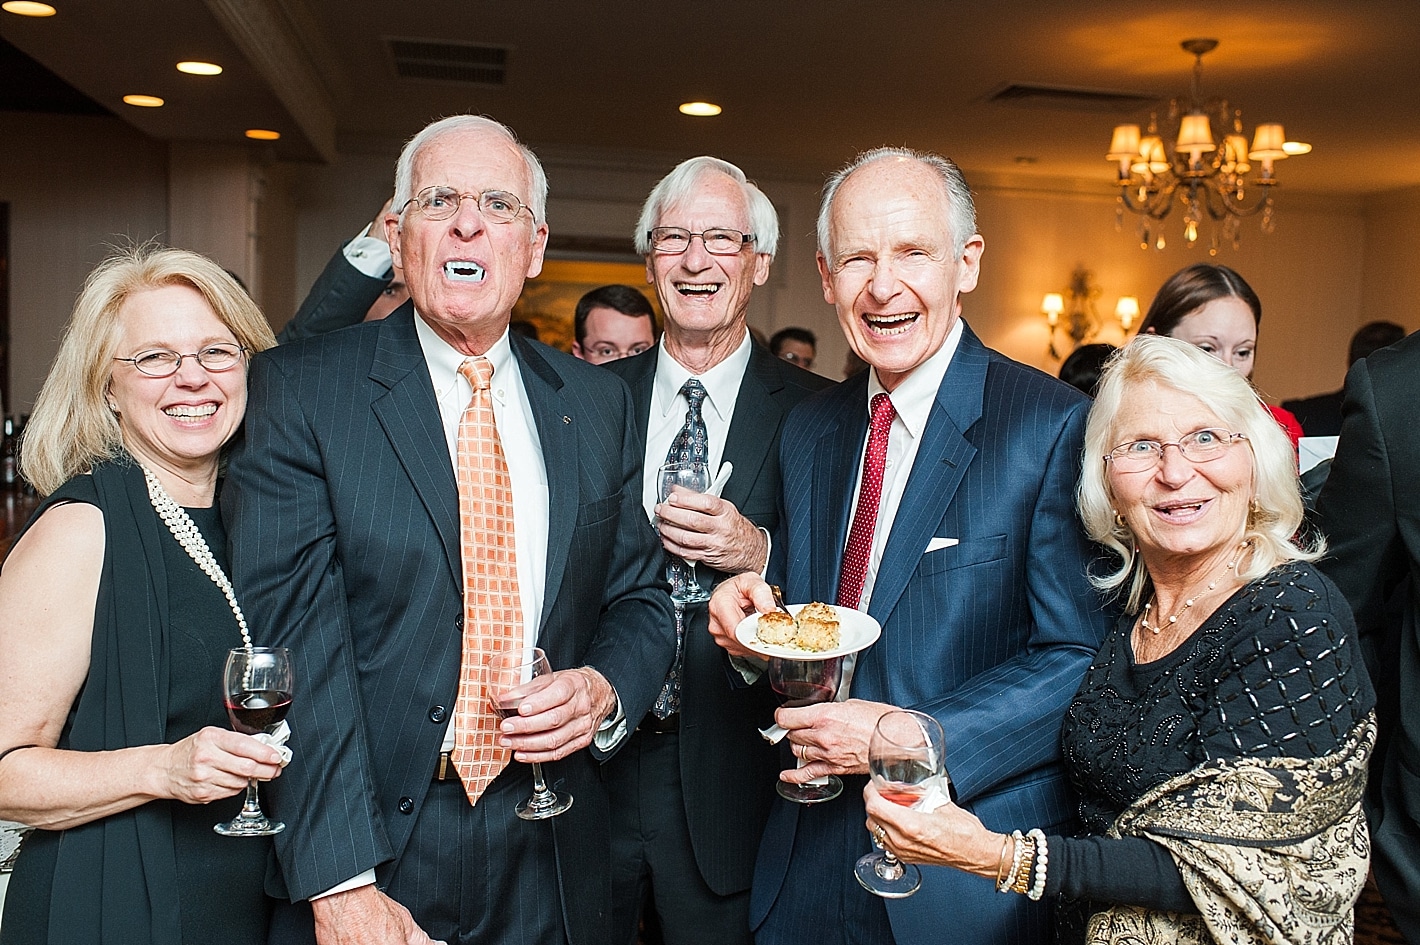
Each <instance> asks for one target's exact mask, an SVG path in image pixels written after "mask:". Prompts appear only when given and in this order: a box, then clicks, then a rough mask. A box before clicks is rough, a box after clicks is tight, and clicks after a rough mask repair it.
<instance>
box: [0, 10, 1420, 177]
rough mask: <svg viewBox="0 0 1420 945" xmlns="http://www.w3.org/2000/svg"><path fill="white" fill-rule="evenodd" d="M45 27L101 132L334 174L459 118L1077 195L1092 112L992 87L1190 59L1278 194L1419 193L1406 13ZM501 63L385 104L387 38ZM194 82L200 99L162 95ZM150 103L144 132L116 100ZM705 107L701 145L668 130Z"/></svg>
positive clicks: (547, 134)
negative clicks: (917, 170)
mask: <svg viewBox="0 0 1420 945" xmlns="http://www.w3.org/2000/svg"><path fill="white" fill-rule="evenodd" d="M51 2H52V3H53V4H54V5H55V6H56V7H58V9H59V14H58V15H57V16H54V17H51V18H47V19H43V20H32V19H25V18H22V17H17V16H13V15H9V14H4V13H0V35H3V36H4V37H5V38H6V39H8V40H9V41H10V42H12V43H14V44H15V45H16V46H18V47H19V48H21V49H22V50H24V51H25V52H26V53H28V54H29V55H31V56H33V57H34V58H35V59H37V60H39V61H40V62H42V63H43V64H44V65H46V66H47V67H49V68H50V69H51V70H52V71H54V72H55V73H57V74H58V75H59V76H61V77H62V78H64V79H65V80H67V81H68V82H69V83H71V84H72V85H74V86H75V87H76V88H78V89H80V90H81V91H83V92H85V93H86V94H88V95H89V96H90V97H92V98H94V99H95V100H96V101H98V102H100V103H101V104H103V105H105V106H106V107H108V108H110V109H111V110H112V111H113V112H114V113H115V114H117V115H119V116H120V117H122V118H124V119H125V120H127V121H129V122H131V123H132V124H134V125H135V126H137V127H138V128H140V129H142V130H143V131H145V132H146V133H148V134H150V135H153V136H154V137H158V138H163V139H183V140H208V141H240V140H242V138H241V133H242V131H243V129H245V128H249V127H274V128H276V129H278V130H280V131H282V132H283V135H284V137H283V140H282V141H281V143H280V144H279V145H278V146H277V154H278V155H279V156H281V157H284V158H287V159H292V160H323V159H324V160H329V159H332V158H334V156H335V155H336V153H337V152H338V151H340V150H361V149H366V148H369V147H381V148H385V147H392V146H393V145H394V144H395V143H397V142H398V141H399V140H401V139H403V138H405V137H407V136H408V135H410V134H412V133H413V132H414V131H416V130H417V129H418V128H419V127H420V126H422V125H423V124H424V123H425V122H426V121H427V120H429V119H430V118H431V117H434V116H437V115H441V114H449V113H453V112H460V111H478V112H483V113H486V114H489V115H492V116H493V117H495V118H498V119H500V120H502V121H504V122H506V123H508V124H509V125H510V126H511V127H512V128H513V129H514V130H515V131H516V132H517V133H518V134H519V135H520V136H521V137H522V138H523V139H524V140H525V141H527V142H528V143H529V144H531V145H532V146H533V147H534V148H535V149H543V150H551V151H557V152H562V153H567V152H580V153H587V154H592V155H617V154H622V155H626V154H630V155H640V156H643V157H647V158H650V159H652V160H659V159H661V158H664V159H665V160H666V161H667V162H669V161H671V160H675V159H679V158H681V157H685V156H688V155H691V154H698V153H713V154H717V155H720V156H723V157H726V158H728V159H730V160H734V161H736V162H738V163H741V164H742V165H743V166H744V167H745V168H746V169H747V170H749V171H750V172H751V174H760V175H765V176H768V175H771V174H792V175H794V176H800V177H804V178H806V179H817V178H819V177H821V176H823V175H824V174H825V173H826V172H828V171H830V170H832V169H833V168H834V167H836V166H837V165H839V164H841V163H842V162H844V161H845V160H847V159H848V158H850V157H851V156H852V155H853V154H854V153H855V152H857V151H858V150H861V149H862V148H865V147H872V146H876V145H881V144H909V145H912V146H915V147H922V148H929V149H933V150H937V151H940V152H942V153H945V154H947V155H949V156H951V157H953V158H954V159H956V160H957V161H958V162H959V163H960V164H961V165H962V166H963V167H965V168H967V169H969V170H972V171H984V172H987V173H990V174H1001V175H1011V176H1015V177H1020V176H1022V175H1024V176H1036V175H1038V176H1041V177H1048V178H1053V179H1075V180H1078V181H1084V182H1089V181H1096V180H1097V181H1098V182H1099V186H1100V188H1101V189H1102V190H1104V191H1106V192H1107V191H1109V190H1110V188H1111V183H1112V180H1113V171H1112V169H1111V165H1110V164H1109V163H1108V162H1106V161H1105V160H1104V157H1103V155H1104V152H1105V150H1106V149H1107V146H1108V143H1109V132H1110V129H1111V127H1112V126H1113V125H1114V124H1116V123H1117V122H1119V121H1121V120H1138V121H1146V120H1147V118H1148V114H1147V109H1144V110H1140V111H1135V112H1133V113H1131V114H1128V115H1119V114H1113V113H1109V112H1102V111H1098V110H1062V109H1042V108H1022V107H1011V106H1004V105H999V104H993V103H991V102H988V101H987V99H988V98H989V96H990V95H992V94H993V93H994V92H996V91H997V90H999V89H1000V88H1002V87H1004V86H1006V85H1008V84H1011V83H1033V84H1046V85H1052V86H1066V87H1073V88H1082V89H1091V90H1108V91H1119V92H1133V93H1147V94H1151V95H1156V96H1158V97H1159V98H1163V99H1166V98H1169V97H1172V96H1178V95H1184V94H1186V93H1187V91H1188V86H1189V80H1190V72H1191V67H1192V59H1191V57H1190V56H1188V55H1187V54H1185V53H1184V52H1183V51H1182V50H1181V49H1180V48H1179V42H1180V41H1181V40H1183V39H1187V38H1190V37H1196V36H1204V37H1213V38H1216V39H1218V40H1219V41H1220V45H1219V47H1218V49H1217V50H1216V51H1215V52H1213V53H1211V54H1209V55H1208V56H1207V57H1206V58H1205V60H1204V89H1203V91H1204V94H1205V95H1208V96H1220V97H1225V98H1227V99H1229V100H1230V101H1232V102H1233V103H1235V104H1237V105H1240V106H1241V107H1242V108H1243V119H1244V122H1245V124H1246V126H1247V128H1248V129H1249V131H1250V130H1251V128H1252V127H1253V126H1255V125H1256V124H1257V123H1258V122H1259V121H1264V120H1266V121H1281V122H1283V123H1284V124H1285V125H1286V128H1287V131H1288V136H1289V137H1290V138H1293V139H1299V140H1304V141H1309V142H1311V143H1312V144H1313V145H1314V147H1315V150H1314V152H1313V153H1312V154H1310V155H1307V156H1305V157H1299V158H1292V159H1289V160H1288V161H1286V162H1285V163H1283V164H1282V165H1281V166H1280V167H1279V176H1280V177H1281V179H1282V181H1283V190H1284V192H1285V191H1287V190H1296V191H1304V192H1310V193H1318V194H1330V195H1339V196H1350V197H1355V196H1360V195H1365V194H1371V193H1377V192H1383V191H1387V190H1392V189H1396V188H1401V187H1408V186H1416V185H1420V96H1418V95H1416V94H1415V93H1416V90H1417V87H1420V55H1417V52H1420V3H1417V2H1416V0H1344V2H1340V0H1259V2H1253V3H1251V4H1223V3H1217V2H1202V0H1193V2H1185V0H1162V2H1159V3H1155V4H1153V5H1152V7H1147V8H1146V7H1144V6H1143V5H1141V4H1139V3H1125V2H1115V0H987V2H984V3H978V4H973V5H967V4H964V3H960V2H948V0H917V2H906V0H718V2H709V3H707V2H699V3H650V2H637V0H614V2H588V0H398V2H395V0H204V2H202V3H198V2H194V0H144V2H142V3H118V2H114V0H51ZM392 37H393V38H407V39H409V38H412V39H434V40H443V41H449V42H477V43H491V44H498V45H505V46H508V47H510V52H509V54H508V71H507V80H506V84H505V85H504V86H503V87H501V88H490V87H485V86H473V85H461V84H453V83H446V82H432V81H427V80H411V79H401V78H398V77H397V76H396V75H395V72H394V67H393V63H392V60H391V57H390V54H389V51H388V47H387V45H386V40H387V39H389V38H392ZM190 58H211V59H215V60H216V61H218V62H220V63H221V64H222V65H223V66H224V67H226V72H225V73H224V74H223V75H222V76H220V77H217V78H214V79H204V78H195V77H190V76H184V75H180V74H179V73H177V72H176V71H175V70H174V69H173V64H174V63H175V62H177V61H178V60H180V59H190ZM128 92H147V93H150V94H157V95H161V96H163V97H164V98H166V99H167V100H168V103H169V104H168V106H167V107H165V108H162V109H156V110H140V109H135V108H132V107H129V106H125V105H123V104H121V102H120V101H119V99H120V98H121V96H122V95H123V94H124V93H128ZM689 99H707V100H710V101H714V102H717V103H719V104H720V105H722V106H723V107H724V114H723V115H721V116H720V117H718V118H713V119H693V118H687V117H685V116H682V115H680V114H678V113H677V112H676V105H677V104H678V103H679V102H682V101H685V100H689Z"/></svg>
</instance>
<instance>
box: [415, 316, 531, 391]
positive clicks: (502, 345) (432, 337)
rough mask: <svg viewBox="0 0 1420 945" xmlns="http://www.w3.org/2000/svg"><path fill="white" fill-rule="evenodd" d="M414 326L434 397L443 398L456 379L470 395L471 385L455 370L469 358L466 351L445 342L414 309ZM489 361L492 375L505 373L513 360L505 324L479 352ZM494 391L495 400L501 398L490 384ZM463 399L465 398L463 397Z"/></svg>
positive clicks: (496, 388) (504, 375)
mask: <svg viewBox="0 0 1420 945" xmlns="http://www.w3.org/2000/svg"><path fill="white" fill-rule="evenodd" d="M414 330H415V331H416V332H417V333H418V335H419V347H421V348H423V349H424V360H425V362H426V363H427V364H428V365H429V379H430V381H432V382H433V384H434V395H435V397H436V398H437V399H438V400H441V401H442V400H443V399H444V396H445V395H446V394H448V393H449V391H450V390H451V389H453V388H454V387H455V386H456V385H458V384H459V383H462V384H463V385H464V386H465V389H466V390H469V391H470V395H469V396H472V393H471V391H472V386H471V385H469V383H468V381H467V380H465V379H464V377H463V375H462V374H460V373H459V365H461V364H463V362H464V361H465V360H467V359H468V358H469V355H466V354H464V353H463V352H462V351H460V350H458V349H457V348H455V347H454V346H453V345H451V344H449V343H448V342H447V341H445V340H444V339H443V338H440V337H439V335H438V334H437V333H436V332H435V331H434V329H433V328H431V327H430V326H429V323H428V322H426V321H425V320H424V318H423V317H422V316H420V315H419V313H418V312H416V313H415V315H414ZM483 356H484V357H486V358H487V359H488V360H489V361H491V362H493V376H494V377H495V378H498V377H500V376H501V377H507V376H508V375H507V374H506V373H503V372H506V371H507V370H508V369H509V368H510V367H511V366H512V364H513V346H512V345H511V344H510V343H509V342H508V330H507V329H506V328H505V329H504V330H503V334H502V335H500V336H499V337H498V340H497V341H495V342H494V343H493V347H491V348H489V349H488V350H487V351H486V352H485V353H484V355H483ZM494 395H495V396H497V397H498V399H499V400H502V399H503V398H502V397H501V396H500V395H499V394H498V385H495V386H494ZM465 399H467V398H465Z"/></svg>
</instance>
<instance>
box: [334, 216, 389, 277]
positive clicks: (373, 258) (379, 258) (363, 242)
mask: <svg viewBox="0 0 1420 945" xmlns="http://www.w3.org/2000/svg"><path fill="white" fill-rule="evenodd" d="M369 232H370V228H369V227H368V226H367V227H365V229H363V230H361V231H360V235H359V236H357V237H355V238H354V239H353V240H351V241H350V242H348V243H346V244H345V248H344V249H342V250H341V252H342V253H344V254H345V261H346V262H348V263H349V264H350V265H352V266H354V267H355V268H356V269H357V270H359V272H360V274H361V275H365V276H369V277H370V278H371V279H386V278H388V277H389V276H390V275H392V274H393V273H394V269H393V268H392V267H393V266H394V259H393V257H391V256H390V244H388V243H386V242H385V241H384V240H382V239H379V238H377V237H374V236H370V235H368V234H369Z"/></svg>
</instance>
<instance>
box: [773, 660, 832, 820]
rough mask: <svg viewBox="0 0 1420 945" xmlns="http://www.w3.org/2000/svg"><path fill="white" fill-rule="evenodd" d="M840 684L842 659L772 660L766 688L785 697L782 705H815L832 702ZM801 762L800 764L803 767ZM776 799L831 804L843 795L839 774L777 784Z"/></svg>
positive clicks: (798, 802)
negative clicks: (793, 782)
mask: <svg viewBox="0 0 1420 945" xmlns="http://www.w3.org/2000/svg"><path fill="white" fill-rule="evenodd" d="M842 682H843V657H841V656H840V657H835V658H834V659H828V660H793V659H780V658H779V657H777V656H776V657H773V658H772V659H770V661H769V688H771V689H773V690H774V691H775V692H777V693H779V695H781V696H783V697H784V705H786V706H788V707H790V708H794V707H797V706H804V705H814V704H815V703H819V702H832V701H833V697H834V696H836V695H838V687H839V685H840V684H841V683H842ZM803 766H804V762H803V761H802V760H800V761H799V767H800V768H802V767H803ZM775 789H776V790H777V791H778V792H779V796H780V797H782V798H784V800H786V801H793V802H794V803H795V804H819V803H822V802H823V801H831V800H833V799H834V798H835V797H837V796H838V795H839V794H841V793H843V782H842V781H841V780H839V778H838V775H836V774H830V775H827V776H826V777H822V778H815V779H814V780H812V781H810V782H808V783H807V784H790V783H789V782H788V781H779V782H777V783H776V785H775Z"/></svg>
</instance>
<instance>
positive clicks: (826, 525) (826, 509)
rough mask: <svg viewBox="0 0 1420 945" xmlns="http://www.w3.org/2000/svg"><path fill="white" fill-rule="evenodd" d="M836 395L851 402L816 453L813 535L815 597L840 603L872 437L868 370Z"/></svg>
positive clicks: (825, 436) (848, 382)
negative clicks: (857, 490) (862, 466)
mask: <svg viewBox="0 0 1420 945" xmlns="http://www.w3.org/2000/svg"><path fill="white" fill-rule="evenodd" d="M835 393H836V394H837V395H839V396H842V397H843V398H844V399H845V400H846V402H847V403H846V406H845V407H844V409H842V410H839V411H836V413H837V414H838V417H839V420H838V422H837V423H836V424H834V425H833V426H832V427H831V428H830V429H828V430H827V431H825V432H824V434H823V436H822V437H820V438H819V441H818V444H817V446H816V448H815V450H814V457H813V463H814V467H813V504H812V508H815V509H818V510H819V513H818V515H817V516H816V519H815V521H814V523H813V534H812V536H811V538H810V541H811V547H810V551H809V555H810V559H811V560H810V571H809V574H810V582H811V584H810V587H811V590H812V592H813V596H812V597H810V598H809V599H810V600H819V601H837V600H838V573H839V571H841V570H842V568H843V546H844V545H845V544H847V542H848V523H849V521H850V519H851V516H852V514H853V509H852V505H853V485H854V483H855V482H856V481H857V479H858V462H859V460H860V459H861V457H860V455H859V454H860V453H861V452H862V447H863V442H864V440H865V439H866V437H867V435H868V401H867V398H868V373H867V372H866V371H863V372H860V373H859V374H858V376H856V377H854V378H850V379H849V380H847V381H844V382H843V385H842V386H841V387H840V388H838V390H837V391H835Z"/></svg>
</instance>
